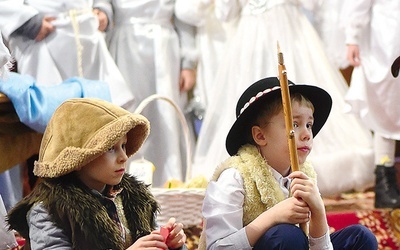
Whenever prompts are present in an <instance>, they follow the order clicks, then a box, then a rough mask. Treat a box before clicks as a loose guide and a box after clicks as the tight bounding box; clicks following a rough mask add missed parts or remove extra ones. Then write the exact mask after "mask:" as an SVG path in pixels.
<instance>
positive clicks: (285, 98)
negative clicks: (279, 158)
mask: <svg viewBox="0 0 400 250" xmlns="http://www.w3.org/2000/svg"><path fill="white" fill-rule="evenodd" d="M277 46H278V71H279V83H280V86H281V93H282V105H283V113H284V115H285V127H286V133H287V138H288V144H289V155H290V168H291V169H292V172H294V171H298V170H300V168H299V158H298V156H297V147H296V138H295V136H294V128H293V116H292V102H291V100H290V93H289V83H288V79H287V72H286V67H285V64H284V61H283V54H282V52H281V49H280V47H279V42H278V43H277ZM300 228H301V229H302V230H303V232H304V233H305V234H306V235H308V227H307V223H301V224H300Z"/></svg>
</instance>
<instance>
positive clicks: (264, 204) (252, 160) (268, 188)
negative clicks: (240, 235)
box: [199, 144, 317, 249]
mask: <svg viewBox="0 0 400 250" xmlns="http://www.w3.org/2000/svg"><path fill="white" fill-rule="evenodd" d="M228 168H235V169H237V170H238V171H239V173H240V175H241V176H242V178H243V185H244V186H243V188H244V191H245V196H244V204H243V226H246V225H248V224H249V223H250V222H252V221H253V220H254V219H255V218H257V216H259V215H260V214H261V213H263V212H264V211H266V210H268V209H270V208H271V207H273V206H274V205H276V204H277V203H279V202H280V201H282V200H284V199H285V196H284V193H283V191H282V190H281V188H280V187H279V183H278V181H277V180H276V179H275V178H274V176H273V174H272V171H271V166H269V165H268V164H267V163H266V162H265V160H264V158H263V157H262V156H261V155H260V153H259V152H258V150H257V148H256V147H255V146H253V145H250V144H247V145H245V146H242V147H241V148H240V149H239V151H238V154H237V155H235V156H232V157H230V158H228V159H227V160H226V161H224V162H223V163H222V164H221V165H220V166H219V167H218V168H217V169H216V171H215V172H214V175H213V176H212V178H211V180H212V181H216V180H218V178H219V176H220V175H221V173H222V172H223V171H224V170H226V169H228ZM300 170H301V171H302V172H304V173H305V174H306V175H307V176H308V177H309V178H311V179H313V180H314V181H316V177H317V176H316V172H315V170H314V169H313V167H312V166H311V164H310V163H308V162H306V163H304V164H302V165H301V166H300ZM205 223H206V222H205ZM204 226H205V225H204ZM204 228H205V227H204ZM199 249H205V233H204V231H203V233H202V235H201V237H200V245H199Z"/></svg>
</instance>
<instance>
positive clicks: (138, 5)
mask: <svg viewBox="0 0 400 250" xmlns="http://www.w3.org/2000/svg"><path fill="white" fill-rule="evenodd" d="M110 2H111V4H112V8H113V13H114V18H113V21H112V23H111V24H110V25H111V27H110V30H109V31H108V32H107V37H106V39H107V44H108V48H109V51H110V53H111V55H112V57H113V58H114V60H115V62H116V64H117V65H118V67H119V69H120V71H121V73H122V74H123V76H124V77H125V79H126V80H127V82H128V86H129V89H130V91H132V92H134V93H135V98H136V102H135V103H136V105H135V107H134V109H130V111H131V112H133V111H134V110H135V109H136V107H137V105H138V104H139V103H141V102H142V101H143V100H144V99H145V98H146V97H148V96H150V95H153V94H159V95H163V96H165V97H168V98H170V99H171V100H173V101H174V102H175V103H177V104H178V105H179V106H180V107H181V108H182V109H184V107H185V105H186V102H187V95H186V92H187V91H189V90H190V89H192V88H193V86H194V84H195V67H196V56H197V55H196V51H195V38H194V35H195V34H194V32H195V28H194V27H193V26H190V25H188V24H186V23H183V22H182V21H180V20H178V19H177V18H175V14H174V9H175V1H160V0H132V1H114V0H112V1H110ZM142 114H143V115H145V116H146V117H147V118H148V119H149V121H150V123H151V126H152V132H151V134H150V136H149V139H148V140H147V142H146V143H145V144H144V145H143V147H142V148H141V149H140V151H139V152H138V154H137V155H136V157H135V159H138V158H141V157H144V158H145V159H146V160H149V161H151V162H152V163H153V164H154V165H155V167H156V170H155V172H154V175H153V177H154V178H153V185H154V186H160V185H162V184H163V183H164V182H165V181H167V180H169V179H172V178H173V179H178V180H183V173H184V171H182V169H185V168H186V164H185V160H186V148H185V145H184V143H183V140H182V139H181V138H183V135H182V127H181V124H180V123H179V119H178V116H177V112H176V111H175V110H174V109H173V107H172V106H170V104H168V103H165V102H163V101H155V102H151V103H149V104H148V106H147V107H146V108H145V109H144V110H143V112H142ZM189 157H190V156H189Z"/></svg>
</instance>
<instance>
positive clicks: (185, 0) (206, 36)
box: [175, 0, 237, 108]
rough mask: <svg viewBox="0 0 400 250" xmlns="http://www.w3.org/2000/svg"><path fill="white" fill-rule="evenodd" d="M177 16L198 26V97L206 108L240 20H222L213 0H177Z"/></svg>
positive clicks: (196, 91)
mask: <svg viewBox="0 0 400 250" xmlns="http://www.w3.org/2000/svg"><path fill="white" fill-rule="evenodd" d="M175 9H176V16H177V17H178V18H179V19H181V20H182V21H184V22H187V23H189V24H191V25H193V26H196V42H197V43H196V45H197V50H198V52H199V57H198V64H197V71H196V77H197V79H196V86H195V89H194V95H195V97H199V98H200V99H199V101H200V102H201V104H202V107H204V108H206V107H207V105H208V103H209V98H210V96H211V93H212V92H213V91H214V86H215V85H216V84H217V83H215V82H214V79H215V75H216V72H217V70H218V67H219V65H220V63H221V59H222V58H223V57H224V55H225V52H226V50H225V48H226V44H227V42H228V41H229V40H230V38H231V37H232V35H233V34H234V32H235V29H236V24H237V20H232V21H230V22H220V21H219V20H218V19H217V17H216V16H215V11H214V4H213V2H212V1H199V0H176V7H175Z"/></svg>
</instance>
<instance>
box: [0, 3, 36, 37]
mask: <svg viewBox="0 0 400 250" xmlns="http://www.w3.org/2000/svg"><path fill="white" fill-rule="evenodd" d="M38 13H39V12H38V11H37V10H36V9H34V8H33V7H31V6H28V5H25V4H24V2H23V1H20V0H18V1H16V0H0V30H1V33H2V34H3V36H4V39H6V40H8V38H9V36H10V35H11V34H12V33H13V32H14V31H15V30H17V29H18V28H19V27H21V26H22V25H23V24H24V23H25V22H26V21H28V20H29V19H31V18H32V17H33V16H35V15H37V14H38Z"/></svg>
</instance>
